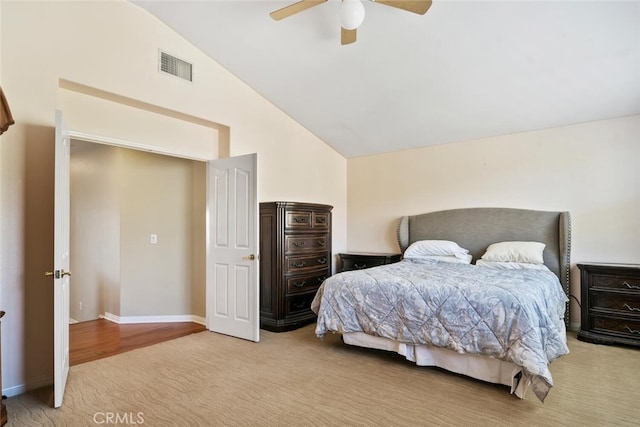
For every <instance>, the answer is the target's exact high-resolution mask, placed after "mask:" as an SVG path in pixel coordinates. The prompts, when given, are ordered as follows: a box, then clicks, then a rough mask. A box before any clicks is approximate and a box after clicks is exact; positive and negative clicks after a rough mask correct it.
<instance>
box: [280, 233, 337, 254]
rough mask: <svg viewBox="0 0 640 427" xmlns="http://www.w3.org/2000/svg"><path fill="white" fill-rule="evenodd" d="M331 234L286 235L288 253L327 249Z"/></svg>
mask: <svg viewBox="0 0 640 427" xmlns="http://www.w3.org/2000/svg"><path fill="white" fill-rule="evenodd" d="M328 244H329V236H328V235H326V234H323V235H321V236H296V235H293V236H285V251H286V252H287V253H291V254H294V253H304V252H312V251H326V250H327V245H328Z"/></svg>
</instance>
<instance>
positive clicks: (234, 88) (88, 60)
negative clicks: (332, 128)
mask: <svg viewBox="0 0 640 427" xmlns="http://www.w3.org/2000/svg"><path fill="white" fill-rule="evenodd" d="M0 10H1V15H0V16H1V22H0V31H1V33H0V43H1V47H0V49H1V50H0V53H1V58H0V66H1V69H0V75H1V76H2V80H1V81H0V84H1V85H2V87H3V89H4V90H5V93H6V94H7V96H8V99H9V102H10V105H11V109H12V112H13V115H14V117H15V119H16V122H17V123H16V125H14V126H12V127H11V128H10V130H9V131H8V132H7V133H5V134H4V135H3V136H2V145H1V146H0V173H1V176H0V178H1V179H0V198H1V199H0V207H1V211H0V232H2V235H3V239H2V241H1V243H0V251H1V252H0V254H1V255H0V257H1V258H0V271H1V272H2V275H3V280H2V281H1V282H0V287H1V288H0V303H1V304H2V306H3V307H2V308H3V309H5V310H6V311H7V315H6V316H5V318H4V319H3V324H2V327H3V334H2V341H3V343H2V352H3V355H2V356H3V387H4V391H5V394H7V393H8V394H16V393H19V392H21V391H23V390H25V389H26V388H33V387H38V386H41V385H46V384H49V383H51V378H52V363H53V362H52V353H53V351H52V350H53V345H52V326H51V325H52V323H53V322H52V292H51V289H52V287H51V282H50V280H47V279H45V278H44V276H43V274H42V273H43V272H44V271H47V270H50V269H51V268H52V251H53V235H52V229H53V221H52V215H53V198H52V190H53V137H54V130H53V126H54V111H55V109H56V108H61V107H64V108H65V109H69V110H71V111H70V114H69V117H68V121H69V123H70V128H71V130H74V127H76V128H77V129H80V130H81V131H83V132H107V133H108V134H107V135H101V136H103V137H109V138H115V139H118V138H122V135H124V133H121V131H122V130H126V131H127V132H128V133H129V134H134V133H135V131H136V128H135V127H134V128H131V127H130V126H128V125H130V124H131V121H132V119H133V115H127V114H121V112H122V111H123V110H124V109H126V108H130V107H134V108H137V109H142V110H145V111H148V112H153V113H154V114H160V115H163V116H166V117H171V118H172V119H175V120H184V121H187V122H190V123H195V122H198V121H199V120H200V121H201V122H202V123H200V124H201V125H203V126H205V127H211V124H218V125H220V128H219V129H216V132H212V136H211V138H212V140H211V141H210V143H211V144H212V146H213V148H211V149H210V150H209V152H210V153H212V154H209V155H210V156H215V155H216V153H215V144H216V143H218V153H220V152H223V151H225V150H226V149H228V150H227V151H228V152H230V154H231V155H241V154H248V153H254V152H255V153H257V154H258V181H259V184H258V199H259V200H260V201H268V200H299V201H313V202H317V203H326V204H331V205H333V206H335V209H334V229H333V232H334V239H333V245H334V252H338V251H341V250H344V249H345V248H346V212H347V211H346V167H347V162H346V160H345V159H344V158H343V157H342V156H340V155H339V154H337V153H336V152H335V151H334V150H332V149H331V148H329V147H328V146H327V145H326V144H324V143H323V142H322V141H320V140H319V139H318V138H317V137H315V136H314V135H312V134H311V133H310V132H308V131H306V130H305V129H303V128H302V127H301V126H300V125H299V124H297V123H295V122H294V121H293V120H292V119H291V118H290V117H288V116H287V115H285V114H283V113H282V112H281V111H280V110H278V109H277V108H275V107H274V106H273V105H271V104H270V103H269V102H268V101H266V100H265V99H264V98H262V97H261V96H260V95H259V94H257V93H256V92H255V91H254V90H253V89H251V88H249V87H248V86H246V85H245V84H244V83H242V82H241V81H240V80H238V79H237V78H236V77H234V76H233V75H232V74H230V73H229V72H227V71H226V70H225V69H223V68H222V67H221V66H220V65H218V64H217V63H215V62H214V61H212V60H210V59H209V58H207V57H205V56H204V55H203V54H202V52H201V51H199V50H198V49H196V48H195V47H194V46H192V45H190V44H189V43H187V42H186V41H185V40H184V39H183V38H182V37H180V36H178V35H176V34H175V33H174V32H173V31H172V30H170V29H169V28H168V27H166V26H165V25H164V24H162V23H161V22H160V21H158V20H157V19H156V18H154V17H152V16H151V15H149V14H148V13H147V12H146V11H144V10H142V9H140V8H139V7H137V6H135V5H133V4H131V3H128V2H124V1H111V2H50V1H45V2H0ZM114 23H117V25H116V27H117V31H116V30H114V28H116V27H114ZM159 49H163V50H165V51H166V52H169V53H172V54H176V55H179V56H180V58H181V59H184V60H187V61H190V62H192V63H193V64H194V76H195V77H196V78H195V80H194V82H193V83H189V82H185V81H182V80H180V79H176V78H175V77H172V76H168V75H165V74H162V73H159V72H158V66H157V56H158V50H159ZM87 88H88V89H87ZM76 93H79V94H82V96H84V97H85V98H84V100H78V99H74V98H79V97H78V96H76ZM87 96H89V97H94V98H97V99H93V100H90V101H89V106H90V107H94V106H96V105H98V104H101V105H102V108H104V109H103V110H97V111H98V112H95V113H92V114H91V115H88V117H86V116H87V115H86V114H85V115H83V114H82V112H83V111H84V110H83V108H78V107H80V106H81V105H80V104H81V103H82V106H84V102H85V101H87V98H86V97H87ZM99 100H107V101H109V102H110V103H111V104H106V105H104V104H105V103H103V102H101V101H99ZM114 104H119V105H118V106H117V108H116V110H117V111H115V112H114V114H113V115H107V114H104V113H103V111H107V110H108V109H109V108H111V107H114ZM125 106H126V107H125ZM87 111H88V110H87ZM94 111H96V110H94ZM132 114H134V115H135V113H132ZM96 116H98V117H100V118H101V121H98V122H97V123H96V122H95V119H96ZM144 116H145V117H146V118H145V119H141V120H144V122H145V123H151V122H152V121H153V120H152V119H151V118H150V116H149V115H148V114H144ZM114 117H117V118H118V119H117V120H114ZM136 117H137V115H136ZM147 118H148V119H149V120H148V121H147ZM135 122H136V123H138V121H137V120H136V121H135ZM145 128H146V131H145V132H143V134H142V135H140V134H138V136H127V138H129V137H131V138H143V139H144V140H143V141H135V142H140V143H141V144H142V145H145V144H149V143H150V141H151V143H152V142H153V141H154V139H156V138H154V136H158V139H161V138H160V137H161V136H162V135H163V134H164V132H163V129H155V132H156V134H155V135H154V129H153V128H149V127H148V126H146V127H145ZM97 129H98V130H97ZM100 129H101V130H100ZM196 133H198V132H196ZM205 133H206V129H205ZM216 134H217V135H218V136H217V137H218V138H219V141H215V140H213V139H215V138H216ZM224 138H227V141H226V142H227V145H226V147H221V146H220V141H222V142H224V141H223V139H224ZM162 140H163V141H164V142H165V143H166V144H165V145H164V146H162V147H159V148H160V149H162V150H170V151H174V152H179V151H180V150H181V147H182V145H183V144H185V141H183V140H180V139H169V140H168V141H167V139H166V138H164V139H162ZM198 147H199V148H198V150H199V149H204V150H206V149H207V147H203V146H201V145H198ZM221 148H224V149H221ZM198 153H200V151H198ZM199 155H200V154H198V156H199ZM187 156H188V155H187ZM159 237H161V236H159ZM194 262H196V261H194ZM200 262H202V261H200ZM191 298H196V297H195V296H194V295H193V294H192V295H191Z"/></svg>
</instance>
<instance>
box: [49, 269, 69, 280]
mask: <svg viewBox="0 0 640 427" xmlns="http://www.w3.org/2000/svg"><path fill="white" fill-rule="evenodd" d="M44 275H45V276H46V277H50V276H52V277H54V278H56V279H60V278H62V277H64V276H71V272H70V271H64V269H62V270H56V271H46V272H45V273H44Z"/></svg>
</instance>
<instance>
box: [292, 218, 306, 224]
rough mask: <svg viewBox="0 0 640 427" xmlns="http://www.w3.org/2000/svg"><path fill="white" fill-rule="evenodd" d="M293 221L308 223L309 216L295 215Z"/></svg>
mask: <svg viewBox="0 0 640 427" xmlns="http://www.w3.org/2000/svg"><path fill="white" fill-rule="evenodd" d="M293 222H296V223H298V224H306V223H307V217H306V216H294V217H293Z"/></svg>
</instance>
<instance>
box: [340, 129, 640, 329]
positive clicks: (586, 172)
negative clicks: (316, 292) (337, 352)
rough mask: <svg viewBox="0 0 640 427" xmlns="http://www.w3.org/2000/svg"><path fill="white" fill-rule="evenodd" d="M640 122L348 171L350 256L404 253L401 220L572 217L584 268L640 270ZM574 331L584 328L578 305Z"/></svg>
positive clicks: (487, 142)
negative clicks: (519, 213) (500, 211)
mask: <svg viewBox="0 0 640 427" xmlns="http://www.w3.org/2000/svg"><path fill="white" fill-rule="evenodd" d="M639 160H640V116H632V117H626V118H620V119H613V120H604V121H598V122H593V123H585V124H580V125H575V126H567V127H561V128H555V129H547V130H542V131H537V132H528V133H522V134H514V135H506V136H501V137H495V138H486V139H482V140H477V141H466V142H460V143H455V144H447V145H441V146H436V147H431V148H423V149H416V150H409V151H402V152H395V153H390V154H383V155H377V156H370V157H362V158H356V159H350V160H349V162H348V211H349V214H348V242H349V244H348V247H349V250H352V251H359V250H362V251H364V250H366V251H397V250H398V246H397V243H396V238H395V225H396V220H397V219H398V218H399V217H400V216H403V215H414V214H419V213H423V212H431V211H437V210H443V209H454V208H463V207H513V208H526V209H538V210H550V211H555V210H559V211H569V212H570V213H571V219H572V247H571V251H572V255H571V259H572V265H573V268H572V293H573V295H575V296H577V297H578V298H579V295H580V291H579V280H578V272H577V269H576V267H575V263H578V262H588V261H592V262H626V263H640V244H638V242H640V220H639V218H640V168H638V161H639ZM572 310H573V315H572V322H573V323H574V326H575V324H576V323H578V322H579V313H578V307H577V305H576V304H575V303H574V304H573V305H572Z"/></svg>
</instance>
